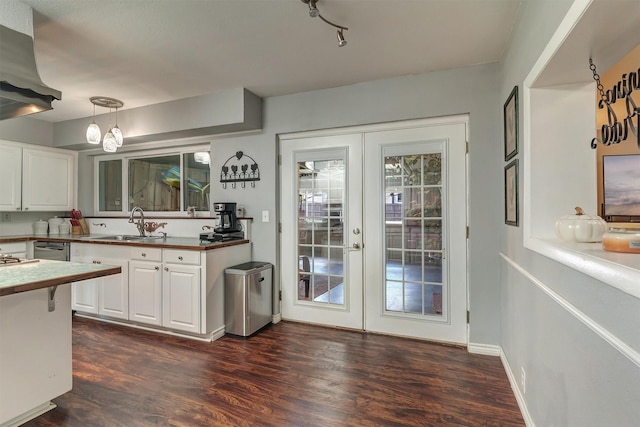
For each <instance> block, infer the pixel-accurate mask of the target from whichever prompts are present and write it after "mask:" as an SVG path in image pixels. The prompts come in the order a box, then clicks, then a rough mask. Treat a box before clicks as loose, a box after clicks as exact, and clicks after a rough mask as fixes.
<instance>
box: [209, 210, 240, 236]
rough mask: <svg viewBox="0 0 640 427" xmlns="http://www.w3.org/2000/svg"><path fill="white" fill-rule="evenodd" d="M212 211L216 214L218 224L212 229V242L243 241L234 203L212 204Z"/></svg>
mask: <svg viewBox="0 0 640 427" xmlns="http://www.w3.org/2000/svg"><path fill="white" fill-rule="evenodd" d="M213 211H214V212H216V213H217V214H218V217H219V218H220V223H219V224H218V226H217V227H216V228H214V229H213V233H211V234H212V235H213V236H212V238H211V239H207V240H212V241H214V242H224V241H227V240H241V239H244V232H243V231H242V223H241V222H240V221H238V218H237V217H236V204H235V203H214V204H213Z"/></svg>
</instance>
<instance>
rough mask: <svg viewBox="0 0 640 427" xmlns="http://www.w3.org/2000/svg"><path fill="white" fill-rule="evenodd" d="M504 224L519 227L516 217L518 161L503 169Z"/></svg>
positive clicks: (517, 216) (515, 160) (517, 217)
mask: <svg viewBox="0 0 640 427" xmlns="http://www.w3.org/2000/svg"><path fill="white" fill-rule="evenodd" d="M504 223H505V224H507V225H514V226H516V227H517V226H518V225H519V215H518V159H514V160H513V161H512V162H511V163H509V164H508V165H507V166H505V167H504Z"/></svg>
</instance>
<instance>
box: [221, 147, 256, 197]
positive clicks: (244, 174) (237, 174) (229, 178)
mask: <svg viewBox="0 0 640 427" xmlns="http://www.w3.org/2000/svg"><path fill="white" fill-rule="evenodd" d="M242 157H248V158H250V159H251V161H252V162H253V163H252V164H251V165H249V164H248V163H244V164H241V163H240V159H242ZM234 159H235V160H234ZM229 162H231V163H229ZM256 181H260V169H258V163H256V161H255V160H253V157H251V156H247V155H246V154H244V153H243V152H242V151H237V152H236V154H235V155H233V156H231V157H229V158H228V159H227V161H226V162H224V165H222V170H221V171H220V182H221V183H222V188H227V183H228V182H230V183H231V188H236V182H240V183H241V185H242V188H245V185H246V183H247V182H251V186H252V187H255V186H256Z"/></svg>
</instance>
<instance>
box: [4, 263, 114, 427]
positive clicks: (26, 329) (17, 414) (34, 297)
mask: <svg viewBox="0 0 640 427" xmlns="http://www.w3.org/2000/svg"><path fill="white" fill-rule="evenodd" d="M120 272H121V269H120V267H113V266H109V265H96V264H83V263H74V262H60V261H48V260H40V261H38V262H28V263H21V264H14V265H10V266H3V267H1V268H0V427H4V426H15V425H20V424H22V423H24V422H26V421H28V420H29V419H32V418H34V417H36V416H38V415H40V414H42V413H44V412H46V411H48V410H50V409H52V408H54V407H55V405H54V404H53V403H51V402H50V400H51V399H53V398H55V397H58V396H60V395H61V394H64V393H66V392H68V391H69V390H71V387H72V367H71V363H72V355H71V286H70V284H69V283H71V282H75V281H78V280H86V279H90V278H98V277H103V276H108V275H113V274H118V273H120Z"/></svg>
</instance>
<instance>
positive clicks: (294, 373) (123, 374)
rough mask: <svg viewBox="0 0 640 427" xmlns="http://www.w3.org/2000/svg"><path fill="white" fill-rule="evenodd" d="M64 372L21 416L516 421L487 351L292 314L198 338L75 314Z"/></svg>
mask: <svg viewBox="0 0 640 427" xmlns="http://www.w3.org/2000/svg"><path fill="white" fill-rule="evenodd" d="M43 351H44V350H43ZM73 373H74V375H73V377H74V378H73V390H72V391H71V392H69V393H67V394H65V395H63V396H61V397H59V398H57V399H55V400H54V402H55V403H56V404H57V405H58V407H57V408H55V409H54V410H52V411H50V412H48V413H46V414H44V415H41V416H40V417H38V418H36V419H35V420H32V421H30V422H28V423H27V424H25V426H30V427H34V426H83V427H84V426H91V427H93V426H127V427H129V426H154V425H160V426H167V425H169V426H227V425H229V426H523V425H524V422H523V419H522V416H521V414H520V412H519V410H518V406H517V403H516V400H515V397H514V396H513V393H512V391H511V388H510V386H509V382H508V380H507V376H506V374H505V372H504V370H503V368H502V365H501V363H500V360H499V359H498V358H497V357H490V356H480V355H473V354H469V353H467V351H466V349H462V348H458V347H452V346H444V345H439V344H433V343H428V342H423V341H416V340H409V339H403V338H397V337H388V336H382V335H374V334H364V333H359V332H352V331H343V330H336V329H332V328H323V327H318V326H311V325H305V324H298V323H292V322H281V323H279V324H277V325H271V326H268V327H266V328H265V329H263V330H262V331H260V332H258V334H256V335H255V336H253V337H250V338H238V337H231V336H225V337H223V338H221V339H219V340H217V341H214V342H213V343H202V342H199V341H194V340H188V339H183V338H176V337H171V336H166V335H160V334H156V333H151V332H145V331H139V330H135V329H129V328H124V327H120V326H114V325H110V324H105V323H101V322H97V321H93V320H88V319H83V318H78V317H75V318H74V321H73Z"/></svg>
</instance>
